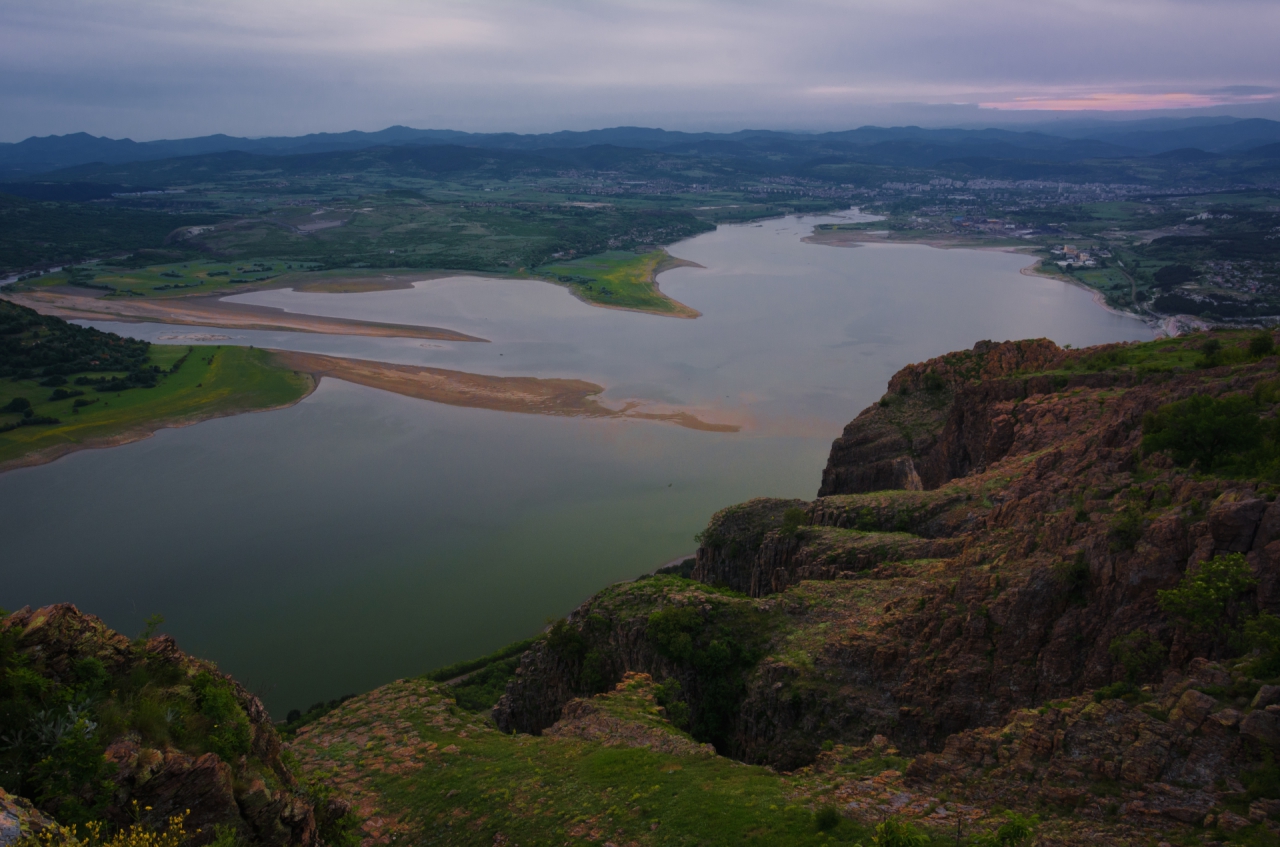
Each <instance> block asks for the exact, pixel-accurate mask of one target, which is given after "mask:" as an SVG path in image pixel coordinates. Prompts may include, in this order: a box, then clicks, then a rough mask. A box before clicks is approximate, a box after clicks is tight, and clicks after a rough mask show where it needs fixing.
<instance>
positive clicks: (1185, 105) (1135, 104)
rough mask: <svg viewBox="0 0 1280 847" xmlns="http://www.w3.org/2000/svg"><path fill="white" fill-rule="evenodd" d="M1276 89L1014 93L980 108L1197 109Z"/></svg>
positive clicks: (1266, 97)
mask: <svg viewBox="0 0 1280 847" xmlns="http://www.w3.org/2000/svg"><path fill="white" fill-rule="evenodd" d="M1276 98H1277V95H1276V94H1275V93H1271V92H1268V93H1265V94H1247V95H1239V94H1193V93H1190V92H1182V91H1177V92H1166V93H1162V94H1135V93H1126V92H1104V93H1098V94H1082V95H1075V96H1068V97H1015V98H1013V99H1012V100H1004V101H994V102H985V103H979V104H978V105H979V106H980V107H981V108H983V109H1000V110H1006V111H1021V110H1037V111H1050V112H1076V111H1095V112H1136V111H1144V110H1149V109H1199V108H1205V107H1209V106H1230V105H1236V104H1242V103H1265V102H1268V101H1271V100H1275V99H1276Z"/></svg>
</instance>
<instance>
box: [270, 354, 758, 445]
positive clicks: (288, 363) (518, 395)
mask: <svg viewBox="0 0 1280 847" xmlns="http://www.w3.org/2000/svg"><path fill="white" fill-rule="evenodd" d="M271 352H272V354H273V356H274V357H275V359H276V361H277V362H278V363H279V364H280V365H282V366H283V367H286V368H289V369H291V370H295V371H301V372H303V373H309V374H311V376H312V377H313V378H315V379H316V380H317V381H319V380H321V379H323V378H324V377H333V378H334V379H340V380H343V381H344V382H353V383H356V384H357V385H364V386H367V387H369V388H377V389H380V390H382V391H390V392H392V393H394V394H401V395H404V396H405V397H416V398H418V399H420V400H430V401H432V402H435V403H444V404H446V405H449V406H465V407H468V408H475V409H492V410H494V411H499V412H520V413H524V414H533V415H561V416H567V417H586V418H634V419H639V420H651V421H666V422H668V423H674V424H676V425H677V426H682V427H686V428H688V429H696V430H702V431H704V432H738V431H739V430H740V429H741V427H740V426H737V425H735V424H722V423H711V422H709V421H704V420H702V419H700V418H698V417H697V416H696V415H694V414H692V413H690V412H687V411H643V410H642V409H641V404H639V403H634V402H633V403H627V404H625V405H623V407H622V408H620V409H610V408H608V407H607V406H604V405H602V404H601V403H600V402H599V401H598V400H597V399H596V395H598V394H600V393H601V392H602V391H604V388H603V387H602V386H599V385H596V384H595V383H593V382H587V381H586V380H581V379H543V378H540V377H531V376H489V375H486V374H473V373H466V372H464V371H453V370H446V369H444V368H431V367H426V366H422V365H398V364H392V363H389V362H374V361H368V360H364V359H345V358H341V357H338V356H325V355H321V354H318V353H300V352H297V351H293V350H273V351H271Z"/></svg>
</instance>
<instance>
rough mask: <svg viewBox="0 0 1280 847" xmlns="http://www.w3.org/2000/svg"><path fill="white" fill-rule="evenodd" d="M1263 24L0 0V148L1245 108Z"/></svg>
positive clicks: (442, 1)
mask: <svg viewBox="0 0 1280 847" xmlns="http://www.w3.org/2000/svg"><path fill="white" fill-rule="evenodd" d="M1277 31H1280V3H1274V2H1262V0H1215V2H1197V0H1106V2H1104V0H1056V2H1054V3H1026V2H1023V0H1017V2H1014V0H968V2H965V3H958V2H949V1H948V0H893V2H890V0H795V2H792V3H789V4H781V3H776V2H766V1H765V0H701V1H700V2H699V0H684V1H683V2H675V0H646V1H645V2H639V0H467V2H459V0H362V2H360V3H356V2H353V0H305V2H304V0H271V2H267V3H264V2H261V0H221V2H219V3H196V2H193V0H164V2H159V0H113V1H112V2H110V3H103V2H100V1H99V0H41V2H39V3H30V2H26V0H0V115H2V116H3V117H0V137H3V138H5V139H8V140H17V139H19V138H22V137H25V136H26V135H29V134H47V133H51V132H67V131H75V130H80V129H83V130H88V131H93V132H96V133H105V134H112V135H116V136H119V135H131V136H134V137H137V138H154V137H163V136H175V135H179V134H191V133H204V132H219V131H225V132H234V133H238V134H250V135H262V134H274V133H298V132H307V131H318V130H343V129H349V128H353V127H359V128H364V129H374V128H380V127H382V126H385V125H387V124H390V123H406V124H410V125H414V126H437V127H440V126H450V127H454V128H460V129H476V130H495V129H510V130H518V131H542V130H554V129H560V128H587V127H591V126H604V125H609V124H614V123H649V124H655V123H665V124H666V125H668V126H669V127H674V128H722V129H723V128H733V127H735V126H737V127H741V126H791V127H805V128H828V127H835V126H843V125H848V124H850V123H857V122H858V121H859V120H860V119H866V118H868V117H870V118H876V116H883V115H887V114H890V112H892V110H893V109H898V112H893V113H894V114H897V113H899V112H900V113H902V114H907V113H908V112H910V110H907V111H905V112H904V111H903V110H902V109H901V108H899V107H897V106H894V104H903V103H913V104H925V105H932V106H937V107H942V106H944V105H946V104H974V105H975V106H976V104H985V105H987V106H988V107H989V108H990V109H995V110H1001V111H1018V112H1022V111H1025V110H1027V109H1048V110H1058V111H1061V110H1073V109H1089V110H1098V109H1116V108H1118V109H1125V110H1130V109H1170V108H1175V109H1176V108H1194V107H1203V106H1206V105H1209V106H1229V105H1237V104H1240V105H1248V104H1255V103H1263V104H1265V103H1268V102H1271V100H1272V99H1274V98H1273V92H1274V91H1275V90H1276V89H1277V87H1280V70H1278V69H1277V65H1276V63H1275V61H1274V33H1275V32H1277ZM912 108H915V107H912ZM886 110H889V111H886ZM944 111H945V110H944Z"/></svg>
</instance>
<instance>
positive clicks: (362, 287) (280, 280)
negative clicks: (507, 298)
mask: <svg viewBox="0 0 1280 847" xmlns="http://www.w3.org/2000/svg"><path fill="white" fill-rule="evenodd" d="M455 276H492V274H485V273H479V272H476V271H407V270H403V269H389V270H381V271H364V272H361V271H358V270H348V271H337V272H333V271H327V272H321V273H296V272H295V273H287V274H284V275H282V276H278V277H275V278H274V279H272V280H270V281H269V282H267V283H265V284H263V285H259V286H255V287H254V290H265V289H271V288H292V289H293V290H294V291H305V292H309V293H313V294H367V293H369V292H371V291H403V290H405V289H408V288H413V284H414V283H415V282H426V281H427V280H432V279H446V278H448V277H455Z"/></svg>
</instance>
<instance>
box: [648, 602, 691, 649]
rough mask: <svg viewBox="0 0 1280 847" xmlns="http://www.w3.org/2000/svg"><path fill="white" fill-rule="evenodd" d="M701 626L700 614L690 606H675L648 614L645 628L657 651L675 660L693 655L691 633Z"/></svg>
mask: <svg viewBox="0 0 1280 847" xmlns="http://www.w3.org/2000/svg"><path fill="white" fill-rule="evenodd" d="M701 628H702V616H701V615H699V614H698V612H697V610H696V609H694V608H693V607H691V606H676V607H673V608H670V609H663V610H661V611H658V612H654V613H653V614H651V615H649V621H648V628H647V630H646V632H647V634H648V636H649V640H650V641H652V642H653V644H654V646H655V647H656V648H657V649H658V652H659V653H660V654H661V655H663V656H665V657H667V658H668V659H672V660H674V661H677V662H683V661H687V660H688V659H689V657H690V656H692V655H693V633H695V632H697V631H698V630H699V629H701Z"/></svg>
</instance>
